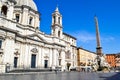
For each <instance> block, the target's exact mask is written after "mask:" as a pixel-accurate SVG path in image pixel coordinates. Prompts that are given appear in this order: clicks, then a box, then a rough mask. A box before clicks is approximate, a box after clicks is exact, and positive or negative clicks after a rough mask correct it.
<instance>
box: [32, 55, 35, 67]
mask: <svg viewBox="0 0 120 80" xmlns="http://www.w3.org/2000/svg"><path fill="white" fill-rule="evenodd" d="M35 67H36V55H35V54H32V56H31V68H35Z"/></svg>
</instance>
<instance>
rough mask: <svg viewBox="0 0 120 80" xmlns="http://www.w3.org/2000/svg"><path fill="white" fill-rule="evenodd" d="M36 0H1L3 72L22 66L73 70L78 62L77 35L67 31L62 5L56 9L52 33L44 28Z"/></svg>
mask: <svg viewBox="0 0 120 80" xmlns="http://www.w3.org/2000/svg"><path fill="white" fill-rule="evenodd" d="M40 16H41V15H40V14H39V12H38V10H37V6H36V4H35V3H34V1H33V0H0V72H1V73H2V72H3V73H4V72H5V69H6V66H7V65H9V70H18V69H49V68H51V69H56V68H59V69H60V70H62V71H64V70H69V69H70V68H73V67H76V66H77V47H76V38H75V37H73V36H71V35H69V34H66V33H64V32H63V26H62V15H61V14H60V12H59V9H58V7H56V9H55V11H54V12H53V13H52V23H51V34H50V35H48V34H45V33H44V32H41V31H40V30H39V29H40V26H39V24H40Z"/></svg>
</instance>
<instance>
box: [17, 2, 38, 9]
mask: <svg viewBox="0 0 120 80" xmlns="http://www.w3.org/2000/svg"><path fill="white" fill-rule="evenodd" d="M16 1H17V5H18V6H22V5H26V6H29V7H31V8H32V9H34V10H35V11H37V6H36V4H35V2H34V1H33V0H16Z"/></svg>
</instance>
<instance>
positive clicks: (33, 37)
mask: <svg viewBox="0 0 120 80" xmlns="http://www.w3.org/2000/svg"><path fill="white" fill-rule="evenodd" d="M28 37H29V38H32V39H34V40H37V41H44V42H45V40H44V39H43V38H42V37H41V36H40V35H38V34H32V35H28Z"/></svg>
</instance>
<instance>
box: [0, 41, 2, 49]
mask: <svg viewBox="0 0 120 80" xmlns="http://www.w3.org/2000/svg"><path fill="white" fill-rule="evenodd" d="M1 47H2V40H0V48H1Z"/></svg>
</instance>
